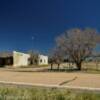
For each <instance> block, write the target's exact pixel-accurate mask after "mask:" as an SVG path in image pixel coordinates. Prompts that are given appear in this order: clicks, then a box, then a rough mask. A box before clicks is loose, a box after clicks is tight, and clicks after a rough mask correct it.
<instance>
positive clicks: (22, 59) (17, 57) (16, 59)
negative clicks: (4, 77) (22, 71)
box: [13, 51, 30, 67]
mask: <svg viewBox="0 0 100 100" xmlns="http://www.w3.org/2000/svg"><path fill="white" fill-rule="evenodd" d="M29 58H30V55H29V54H25V53H21V52H16V51H14V52H13V66H15V67H16V66H28V65H29Z"/></svg>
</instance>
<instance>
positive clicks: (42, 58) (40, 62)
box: [38, 55, 48, 65]
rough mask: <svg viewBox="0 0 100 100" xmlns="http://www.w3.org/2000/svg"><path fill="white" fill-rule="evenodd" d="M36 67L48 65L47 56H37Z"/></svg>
mask: <svg viewBox="0 0 100 100" xmlns="http://www.w3.org/2000/svg"><path fill="white" fill-rule="evenodd" d="M38 65H48V56H44V55H39V57H38Z"/></svg>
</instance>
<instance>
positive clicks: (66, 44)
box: [56, 29, 100, 70]
mask: <svg viewBox="0 0 100 100" xmlns="http://www.w3.org/2000/svg"><path fill="white" fill-rule="evenodd" d="M97 33H98V32H97V31H96V30H94V29H84V30H81V29H71V30H68V31H66V32H64V34H62V35H61V36H59V37H57V39H56V43H57V47H59V48H60V50H61V52H63V53H65V54H66V55H68V56H69V57H70V59H72V61H73V62H74V63H75V64H76V66H77V68H78V70H81V65H82V62H83V61H84V60H85V59H86V58H87V57H89V56H90V55H91V54H92V51H93V50H94V48H95V47H96V45H97V43H99V37H100V36H99V35H98V34H97Z"/></svg>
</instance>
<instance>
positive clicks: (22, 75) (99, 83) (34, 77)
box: [0, 69, 100, 88]
mask: <svg viewBox="0 0 100 100" xmlns="http://www.w3.org/2000/svg"><path fill="white" fill-rule="evenodd" d="M0 81H7V82H25V83H32V84H44V85H48V84H49V85H59V84H62V83H63V82H65V83H64V84H63V86H81V87H92V88H100V74H87V73H80V72H73V73H71V72H70V73H68V72H17V71H13V70H6V69H0Z"/></svg>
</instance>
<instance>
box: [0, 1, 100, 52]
mask: <svg viewBox="0 0 100 100" xmlns="http://www.w3.org/2000/svg"><path fill="white" fill-rule="evenodd" d="M76 27H77V28H85V27H90V28H95V29H97V30H98V31H99V30H100V0H0V51H3V50H4V51H12V50H17V51H27V50H30V49H35V50H39V51H40V52H42V53H47V52H48V51H50V50H51V49H52V48H53V47H54V45H55V38H56V37H57V36H58V35H59V34H61V33H62V32H64V31H65V30H67V29H71V28H76Z"/></svg>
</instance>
